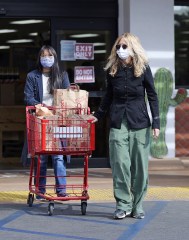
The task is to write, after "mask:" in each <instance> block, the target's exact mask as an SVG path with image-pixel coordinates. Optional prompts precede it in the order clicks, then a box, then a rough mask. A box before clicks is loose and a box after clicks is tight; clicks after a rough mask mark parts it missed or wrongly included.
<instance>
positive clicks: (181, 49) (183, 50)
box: [179, 48, 188, 52]
mask: <svg viewBox="0 0 189 240" xmlns="http://www.w3.org/2000/svg"><path fill="white" fill-rule="evenodd" d="M179 51H182V52H185V51H188V48H179Z"/></svg>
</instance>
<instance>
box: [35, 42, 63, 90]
mask: <svg viewBox="0 0 189 240" xmlns="http://www.w3.org/2000/svg"><path fill="white" fill-rule="evenodd" d="M45 50H47V51H48V52H49V53H50V54H52V55H53V56H54V64H53V66H52V67H51V72H50V77H49V93H51V94H52V93H53V90H54V89H57V88H62V76H61V74H60V69H59V64H58V57H57V54H56V51H55V50H54V48H53V47H51V46H49V45H43V46H42V47H41V49H40V51H39V53H38V58H37V68H38V70H39V71H41V72H42V70H43V66H42V65H41V62H40V57H41V55H42V54H43V53H44V51H45Z"/></svg>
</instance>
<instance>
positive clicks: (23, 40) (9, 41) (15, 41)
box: [6, 39, 33, 43]
mask: <svg viewBox="0 0 189 240" xmlns="http://www.w3.org/2000/svg"><path fill="white" fill-rule="evenodd" d="M6 42H7V43H26V42H33V40H32V39H16V40H8V41H6Z"/></svg>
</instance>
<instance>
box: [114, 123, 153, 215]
mask: <svg viewBox="0 0 189 240" xmlns="http://www.w3.org/2000/svg"><path fill="white" fill-rule="evenodd" d="M149 145H150V128H144V129H128V127H127V122H126V119H124V120H123V122H122V124H121V129H115V128H111V129H110V135H109V152H110V165H111V168H112V176H113V187H114V197H115V199H116V208H117V209H121V210H124V211H126V212H133V213H144V211H143V208H142V201H143V199H144V197H145V194H146V191H147V186H148V159H149Z"/></svg>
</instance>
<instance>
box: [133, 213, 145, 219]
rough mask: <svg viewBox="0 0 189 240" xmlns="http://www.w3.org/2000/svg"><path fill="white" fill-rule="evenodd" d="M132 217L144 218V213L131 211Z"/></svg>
mask: <svg viewBox="0 0 189 240" xmlns="http://www.w3.org/2000/svg"><path fill="white" fill-rule="evenodd" d="M132 217H133V218H136V219H143V218H145V214H144V213H133V214H132Z"/></svg>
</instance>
